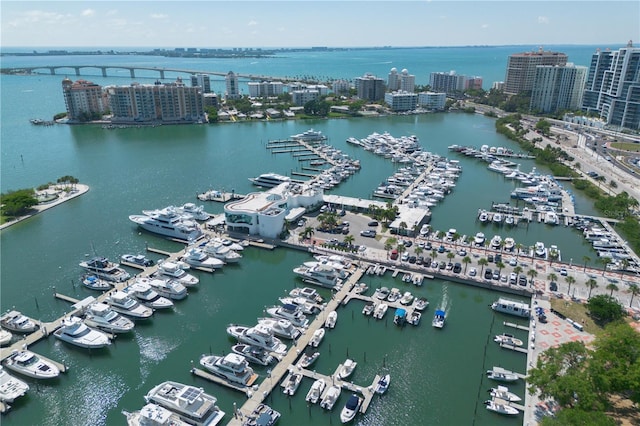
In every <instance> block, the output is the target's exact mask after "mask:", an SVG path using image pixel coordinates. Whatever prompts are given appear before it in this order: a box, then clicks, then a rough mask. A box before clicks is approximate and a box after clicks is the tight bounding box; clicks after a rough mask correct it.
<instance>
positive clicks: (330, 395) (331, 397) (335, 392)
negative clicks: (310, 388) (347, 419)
mask: <svg viewBox="0 0 640 426" xmlns="http://www.w3.org/2000/svg"><path fill="white" fill-rule="evenodd" d="M341 392H342V389H341V388H340V386H338V385H333V386H331V387H330V388H329V389H327V392H325V394H324V396H323V397H322V400H321V401H320V407H322V408H324V409H325V410H332V409H333V406H334V405H335V404H336V401H337V400H338V398H340V393H341Z"/></svg>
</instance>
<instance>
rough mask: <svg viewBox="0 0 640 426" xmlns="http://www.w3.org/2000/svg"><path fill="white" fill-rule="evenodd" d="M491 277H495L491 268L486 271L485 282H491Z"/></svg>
mask: <svg viewBox="0 0 640 426" xmlns="http://www.w3.org/2000/svg"><path fill="white" fill-rule="evenodd" d="M491 277H493V271H492V270H491V269H489V268H487V269H485V270H484V279H485V280H490V279H491Z"/></svg>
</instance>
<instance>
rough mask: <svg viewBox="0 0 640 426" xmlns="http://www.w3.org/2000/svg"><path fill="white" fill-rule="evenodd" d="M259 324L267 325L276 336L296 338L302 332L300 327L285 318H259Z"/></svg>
mask: <svg viewBox="0 0 640 426" xmlns="http://www.w3.org/2000/svg"><path fill="white" fill-rule="evenodd" d="M258 324H263V325H266V326H267V327H269V329H270V330H271V331H272V332H273V334H274V335H275V336H278V337H282V338H284V339H291V340H296V339H297V338H298V337H300V335H301V334H302V331H301V330H300V329H299V328H297V327H295V326H294V325H293V324H291V321H289V320H286V319H284V318H258Z"/></svg>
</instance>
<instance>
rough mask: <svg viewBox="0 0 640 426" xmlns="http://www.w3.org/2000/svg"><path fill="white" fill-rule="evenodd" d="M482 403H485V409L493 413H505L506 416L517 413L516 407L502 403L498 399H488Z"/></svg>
mask: <svg viewBox="0 0 640 426" xmlns="http://www.w3.org/2000/svg"><path fill="white" fill-rule="evenodd" d="M484 405H486V407H487V410H489V411H493V412H495V413H498V414H506V415H508V416H515V415H517V414H518V413H519V411H518V409H517V408H516V407H512V406H511V405H509V404H508V403H507V404H504V403H502V402H499V401H498V400H495V399H490V400H487V401H485V402H484Z"/></svg>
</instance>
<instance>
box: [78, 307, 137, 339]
mask: <svg viewBox="0 0 640 426" xmlns="http://www.w3.org/2000/svg"><path fill="white" fill-rule="evenodd" d="M84 322H85V324H87V325H88V326H89V327H95V328H99V329H101V330H104V331H108V332H110V333H128V332H130V331H131V330H133V327H134V324H133V322H132V321H131V320H130V319H128V318H125V317H124V316H122V315H120V314H119V313H117V312H116V311H114V310H113V309H111V308H110V307H109V305H107V304H106V303H92V304H91V305H89V307H88V308H87V311H86V312H85V315H84Z"/></svg>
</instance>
